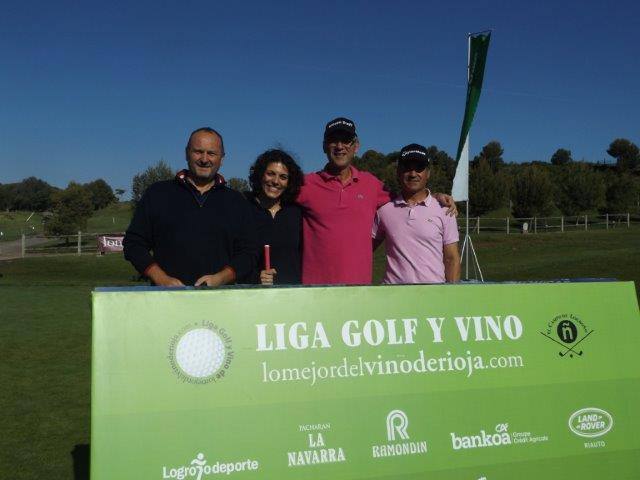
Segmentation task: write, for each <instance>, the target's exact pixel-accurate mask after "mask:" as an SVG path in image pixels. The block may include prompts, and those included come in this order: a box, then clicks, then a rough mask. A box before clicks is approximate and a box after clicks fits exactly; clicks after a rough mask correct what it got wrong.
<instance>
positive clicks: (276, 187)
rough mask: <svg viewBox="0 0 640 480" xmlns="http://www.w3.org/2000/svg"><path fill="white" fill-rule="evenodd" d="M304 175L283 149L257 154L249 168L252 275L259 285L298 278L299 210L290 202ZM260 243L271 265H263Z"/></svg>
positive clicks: (300, 215) (300, 279)
mask: <svg viewBox="0 0 640 480" xmlns="http://www.w3.org/2000/svg"><path fill="white" fill-rule="evenodd" d="M303 179H304V176H303V174H302V170H300V167H299V166H298V164H297V163H296V162H295V160H294V159H293V158H292V157H291V155H289V154H288V153H287V152H285V151H283V150H278V149H273V150H267V151H266V152H264V153H262V154H260V155H259V156H258V158H257V159H256V161H255V163H254V164H253V165H252V166H251V169H250V170H249V183H250V184H251V192H248V193H247V198H248V199H249V201H250V203H251V204H252V205H253V207H254V215H255V219H256V226H257V232H258V244H259V246H260V258H259V261H258V265H259V267H258V270H259V272H256V273H255V274H254V278H253V279H252V280H253V281H254V282H256V283H262V284H263V285H273V284H297V283H301V281H302V274H301V259H302V255H301V251H302V240H301V239H302V234H301V232H302V211H301V209H300V207H299V206H298V205H296V204H295V203H294V201H295V199H296V197H297V196H298V193H299V192H300V187H301V186H302V182H303ZM264 245H269V249H270V257H271V258H270V259H271V267H272V268H270V269H268V270H267V269H265V263H264V260H265V259H264Z"/></svg>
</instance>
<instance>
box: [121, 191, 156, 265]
mask: <svg viewBox="0 0 640 480" xmlns="http://www.w3.org/2000/svg"><path fill="white" fill-rule="evenodd" d="M149 204H150V200H149V193H145V194H144V195H143V196H142V198H141V199H140V201H139V202H138V205H136V209H135V212H134V214H133V218H132V219H131V223H130V224H129V228H127V232H126V233H125V236H124V240H123V241H122V245H123V247H124V258H125V259H126V260H128V261H129V262H131V264H132V265H133V266H134V268H135V269H136V270H137V271H138V272H139V273H140V274H141V275H145V272H146V271H147V269H148V268H149V267H150V266H151V264H152V263H154V260H153V256H152V255H151V250H153V229H152V226H151V215H150V212H149Z"/></svg>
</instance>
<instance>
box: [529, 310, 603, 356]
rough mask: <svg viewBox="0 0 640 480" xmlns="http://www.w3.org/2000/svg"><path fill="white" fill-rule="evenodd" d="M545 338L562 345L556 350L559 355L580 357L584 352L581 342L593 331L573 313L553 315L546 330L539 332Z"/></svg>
mask: <svg viewBox="0 0 640 480" xmlns="http://www.w3.org/2000/svg"><path fill="white" fill-rule="evenodd" d="M540 333H541V334H542V335H544V336H545V337H546V338H548V339H549V340H551V341H552V342H555V343H556V344H558V345H560V346H561V347H562V350H561V351H559V352H558V354H559V355H560V356H561V357H563V358H564V357H567V356H568V357H569V358H574V356H577V357H581V356H582V354H583V353H584V350H583V345H581V344H582V342H583V341H584V340H586V338H587V337H588V336H589V335H591V334H592V333H593V330H589V328H587V326H586V325H585V324H584V322H583V321H582V320H580V319H579V318H578V317H577V316H575V315H573V314H562V315H557V316H556V317H554V318H553V319H552V320H551V321H550V322H549V323H548V324H547V329H546V332H540Z"/></svg>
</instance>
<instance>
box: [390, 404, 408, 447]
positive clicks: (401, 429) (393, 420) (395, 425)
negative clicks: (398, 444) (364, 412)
mask: <svg viewBox="0 0 640 480" xmlns="http://www.w3.org/2000/svg"><path fill="white" fill-rule="evenodd" d="M408 426H409V418H408V417H407V414H406V413H404V412H403V411H402V410H392V411H391V412H389V415H387V440H389V441H390V442H395V441H396V433H397V434H398V436H399V437H400V439H402V440H407V439H408V438H409V435H408V434H407V427H408Z"/></svg>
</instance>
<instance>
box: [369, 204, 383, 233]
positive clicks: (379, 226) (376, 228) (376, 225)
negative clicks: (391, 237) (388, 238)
mask: <svg viewBox="0 0 640 480" xmlns="http://www.w3.org/2000/svg"><path fill="white" fill-rule="evenodd" d="M384 236H385V230H384V224H383V223H382V220H381V219H380V210H378V211H377V212H376V216H375V218H374V219H373V227H372V228H371V238H373V239H374V240H381V239H383V238H384Z"/></svg>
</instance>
